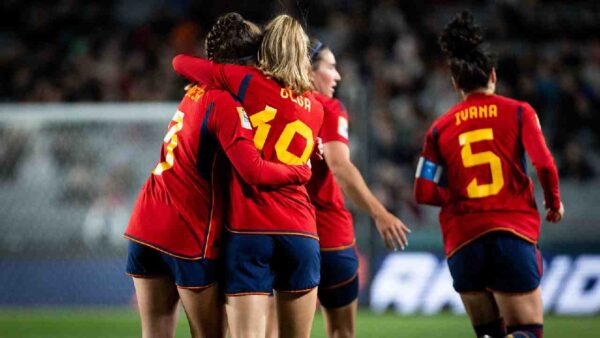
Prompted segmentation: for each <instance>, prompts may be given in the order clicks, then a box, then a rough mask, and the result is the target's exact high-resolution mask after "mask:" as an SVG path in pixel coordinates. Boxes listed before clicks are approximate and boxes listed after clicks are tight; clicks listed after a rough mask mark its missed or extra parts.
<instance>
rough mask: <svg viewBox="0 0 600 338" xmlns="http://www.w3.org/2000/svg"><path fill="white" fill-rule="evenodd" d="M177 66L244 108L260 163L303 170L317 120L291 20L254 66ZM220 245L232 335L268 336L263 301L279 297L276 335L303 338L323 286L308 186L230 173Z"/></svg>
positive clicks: (276, 24) (266, 43)
mask: <svg viewBox="0 0 600 338" xmlns="http://www.w3.org/2000/svg"><path fill="white" fill-rule="evenodd" d="M173 66H174V68H175V70H176V71H177V72H178V73H179V74H181V75H183V76H185V77H187V78H188V79H190V80H194V81H199V82H202V83H207V84H210V85H212V86H216V87H219V88H225V89H227V90H228V91H230V92H231V93H233V94H235V96H236V97H237V99H238V100H239V101H240V102H241V103H242V105H243V106H244V108H245V110H246V112H247V113H248V116H249V118H250V122H251V123H252V126H253V127H254V128H255V136H254V144H255V145H256V147H257V148H258V149H259V150H260V151H261V153H262V155H263V158H265V159H267V160H270V161H274V162H279V163H284V164H304V163H307V161H308V160H309V158H310V156H311V154H312V152H313V146H314V143H315V139H316V137H317V134H318V131H319V129H320V127H321V124H322V122H323V108H322V106H321V104H320V103H319V102H317V101H316V100H315V99H314V97H313V96H312V95H310V93H308V92H307V90H308V89H309V88H310V75H309V67H310V61H309V58H308V38H307V37H306V34H305V33H304V31H303V29H302V27H301V25H300V24H299V23H298V22H297V21H296V20H294V19H293V18H291V17H289V16H286V15H281V16H278V17H277V18H275V19H273V20H272V21H271V22H270V23H269V24H268V25H267V27H266V30H265V34H264V38H263V41H262V43H261V47H260V49H259V52H258V67H257V68H254V67H242V66H236V65H220V64H216V63H212V62H209V61H207V60H203V59H200V58H194V57H191V56H185V55H179V56H177V57H176V58H175V59H174V60H173ZM230 193H231V199H230V206H231V209H230V212H229V214H228V216H229V226H228V227H227V230H228V239H227V243H226V249H225V274H226V275H225V293H226V295H227V302H226V310H227V316H228V320H229V324H230V332H231V334H232V336H233V337H234V338H235V337H241V336H253V337H254V336H257V337H259V336H264V335H265V328H266V314H267V311H268V303H269V302H268V296H269V295H270V294H271V293H272V291H273V289H275V290H277V293H276V301H277V309H278V321H279V326H280V327H282V328H285V331H283V330H282V332H281V334H282V336H290V337H308V336H310V329H311V327H312V320H313V316H314V306H315V303H316V296H317V290H316V287H317V285H318V283H319V275H320V272H319V267H320V256H319V243H318V235H317V229H316V222H315V214H314V209H313V207H312V205H311V203H310V199H309V196H308V193H307V192H306V189H305V187H304V186H286V187H283V188H280V189H261V188H259V187H253V186H249V185H248V184H246V183H245V182H243V180H241V179H240V177H239V176H238V175H237V174H236V173H234V174H233V179H232V181H231V185H230Z"/></svg>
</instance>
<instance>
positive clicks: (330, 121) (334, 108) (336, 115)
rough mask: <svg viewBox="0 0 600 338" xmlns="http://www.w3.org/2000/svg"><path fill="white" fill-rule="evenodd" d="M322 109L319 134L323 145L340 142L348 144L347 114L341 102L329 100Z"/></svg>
mask: <svg viewBox="0 0 600 338" xmlns="http://www.w3.org/2000/svg"><path fill="white" fill-rule="evenodd" d="M323 109H324V112H325V115H324V118H323V125H322V127H321V132H320V134H319V136H320V137H321V139H322V140H323V143H327V142H331V141H340V142H343V143H345V144H348V143H349V140H348V113H347V112H346V108H345V107H344V105H343V104H342V102H340V101H339V100H337V99H334V100H331V102H330V103H328V104H326V105H323Z"/></svg>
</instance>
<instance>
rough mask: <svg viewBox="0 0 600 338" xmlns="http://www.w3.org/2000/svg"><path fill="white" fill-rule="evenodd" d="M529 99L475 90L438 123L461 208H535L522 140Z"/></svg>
mask: <svg viewBox="0 0 600 338" xmlns="http://www.w3.org/2000/svg"><path fill="white" fill-rule="evenodd" d="M525 105H526V104H525V103H523V102H519V101H516V100H512V99H509V98H506V97H502V96H498V95H484V94H473V95H470V96H469V98H468V99H467V100H465V101H463V102H461V103H459V104H457V105H455V106H454V107H452V109H450V110H449V111H448V112H447V113H446V114H445V115H444V116H443V117H441V118H440V119H439V120H438V121H437V122H436V123H435V124H434V126H433V128H434V130H433V133H434V137H437V141H438V142H437V145H438V147H439V152H440V155H441V156H442V158H443V161H444V162H445V163H444V167H445V168H446V170H447V172H446V174H447V180H448V188H449V190H450V192H451V206H449V207H451V208H453V209H454V211H455V212H475V211H486V210H489V211H492V210H497V211H510V210H530V209H531V208H535V204H534V201H533V199H532V194H531V180H530V179H529V177H528V176H527V173H526V162H525V152H524V147H523V145H522V142H521V119H522V114H523V113H524V109H525ZM436 134H437V136H435V135H436Z"/></svg>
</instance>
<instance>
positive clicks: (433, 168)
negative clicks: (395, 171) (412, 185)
mask: <svg viewBox="0 0 600 338" xmlns="http://www.w3.org/2000/svg"><path fill="white" fill-rule="evenodd" d="M443 171H444V167H442V166H441V165H438V164H436V163H433V162H431V161H430V160H428V159H426V158H425V157H422V156H421V157H419V164H417V172H416V173H415V177H416V178H422V179H426V180H429V181H432V182H433V183H435V184H439V183H440V178H441V177H442V172H443Z"/></svg>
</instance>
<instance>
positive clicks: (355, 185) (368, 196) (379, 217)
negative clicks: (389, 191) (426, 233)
mask: <svg viewBox="0 0 600 338" xmlns="http://www.w3.org/2000/svg"><path fill="white" fill-rule="evenodd" d="M324 155H325V161H326V162H327V166H328V167H329V169H330V170H331V172H332V173H333V176H334V177H335V180H336V181H337V182H338V183H339V184H340V186H341V187H342V190H343V191H344V193H346V194H347V195H348V197H350V199H351V200H352V202H353V203H354V204H355V205H356V206H358V207H359V208H360V209H362V210H364V211H366V212H367V213H369V215H371V217H372V218H373V220H374V221H375V226H376V227H377V230H378V231H379V234H380V235H381V238H382V239H383V240H384V242H385V244H386V246H387V247H388V248H389V249H398V248H401V249H402V250H404V248H405V247H406V245H408V238H407V234H408V233H409V232H410V229H409V228H408V227H407V226H406V225H405V224H404V223H402V221H401V220H400V219H398V218H397V217H396V216H394V215H393V214H391V213H390V212H388V211H387V210H386V209H385V207H384V206H383V204H381V202H380V201H379V200H378V199H377V198H376V197H375V196H374V195H373V193H372V192H371V190H370V189H369V187H368V186H367V184H366V183H365V180H364V179H363V177H362V175H361V174H360V172H359V171H358V169H357V168H356V166H354V164H353V163H352V161H351V160H350V149H349V147H348V145H346V144H344V143H343V142H339V141H331V142H327V143H325V144H324Z"/></svg>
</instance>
